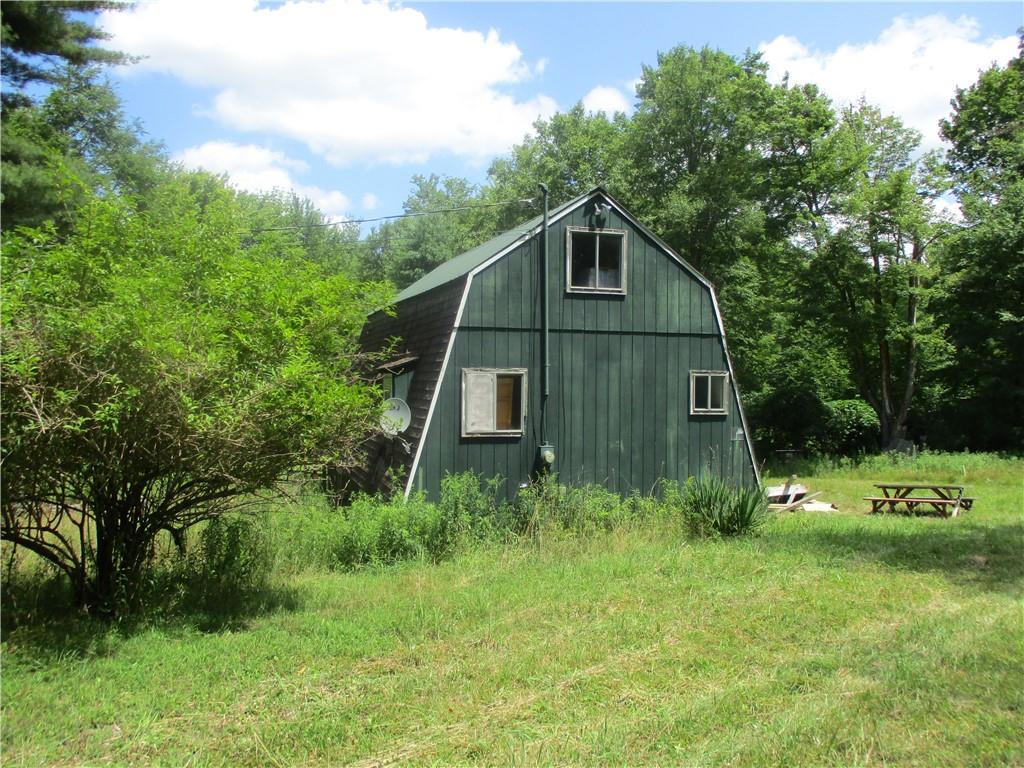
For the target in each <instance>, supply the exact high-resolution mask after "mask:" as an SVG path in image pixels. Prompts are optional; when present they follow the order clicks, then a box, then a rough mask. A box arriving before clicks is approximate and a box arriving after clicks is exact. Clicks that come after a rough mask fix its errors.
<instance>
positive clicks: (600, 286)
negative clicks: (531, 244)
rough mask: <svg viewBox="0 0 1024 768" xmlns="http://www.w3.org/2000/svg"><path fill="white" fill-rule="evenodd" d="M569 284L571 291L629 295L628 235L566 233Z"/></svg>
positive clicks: (598, 231)
mask: <svg viewBox="0 0 1024 768" xmlns="http://www.w3.org/2000/svg"><path fill="white" fill-rule="evenodd" d="M565 252H566V284H567V285H568V288H569V290H570V291H580V292H593V293H625V292H626V232H625V230H622V229H582V228H577V227H568V228H567V229H566V247H565Z"/></svg>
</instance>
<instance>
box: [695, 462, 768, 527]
mask: <svg viewBox="0 0 1024 768" xmlns="http://www.w3.org/2000/svg"><path fill="white" fill-rule="evenodd" d="M680 511H681V513H682V517H683V520H684V522H685V523H686V527H687V529H688V530H689V532H690V533H691V535H693V536H696V537H698V538H717V537H719V536H739V535H742V534H745V533H750V532H752V531H754V530H756V529H757V528H759V527H760V526H761V525H763V524H764V522H765V521H766V520H767V516H768V499H767V498H766V497H765V495H764V493H763V492H762V491H761V489H760V488H756V487H753V488H734V487H732V486H730V485H728V484H727V483H725V482H724V481H723V480H720V479H719V478H717V477H702V478H700V479H699V480H694V481H691V482H688V483H687V484H686V486H685V487H684V488H683V491H682V494H681V498H680Z"/></svg>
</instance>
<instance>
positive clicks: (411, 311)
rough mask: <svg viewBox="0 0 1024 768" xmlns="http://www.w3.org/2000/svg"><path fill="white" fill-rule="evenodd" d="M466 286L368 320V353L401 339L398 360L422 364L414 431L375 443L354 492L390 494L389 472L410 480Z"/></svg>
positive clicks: (413, 399)
mask: <svg viewBox="0 0 1024 768" xmlns="http://www.w3.org/2000/svg"><path fill="white" fill-rule="evenodd" d="M465 283H466V281H465V279H461V280H453V281H452V282H450V283H446V284H445V285H442V286H439V287H437V288H435V289H433V290H431V291H429V292H427V293H424V294H421V295H419V296H415V297H413V298H411V299H408V300H406V301H403V302H401V303H399V304H397V305H396V306H395V308H394V314H393V315H392V314H388V313H386V312H376V313H374V314H373V315H371V316H370V317H369V319H368V320H367V321H366V326H365V327H364V328H363V333H362V335H361V336H360V340H359V343H360V346H361V347H362V348H363V349H365V350H367V351H378V350H381V349H384V348H386V347H387V346H388V345H389V344H390V343H391V342H392V341H393V340H397V343H396V344H395V355H394V356H395V357H396V358H397V357H404V356H405V355H407V354H408V355H414V356H416V357H417V358H418V360H417V361H416V362H415V363H414V365H413V376H412V380H411V381H410V383H409V394H408V399H407V404H408V406H409V410H410V412H411V415H412V421H411V423H410V425H409V428H408V429H407V430H406V431H405V432H404V433H403V434H401V435H399V436H397V437H388V436H387V435H383V434H381V435H376V436H374V437H373V438H372V439H371V440H370V441H369V443H368V444H367V450H366V462H365V463H364V464H363V465H362V466H359V467H355V468H353V469H352V470H351V471H350V472H348V473H347V477H346V478H345V479H347V480H348V482H349V483H350V489H358V490H363V491H368V492H373V491H385V492H390V491H392V490H395V489H394V488H392V487H391V486H390V483H389V482H388V480H389V478H388V477H387V474H386V473H387V470H388V469H390V470H391V471H392V474H393V475H395V476H396V478H395V479H397V480H398V481H399V482H402V481H404V479H405V478H406V477H407V476H408V473H409V469H410V467H411V465H412V459H413V456H415V454H416V446H417V444H418V442H419V440H420V437H421V435H422V434H423V429H424V426H425V424H426V420H427V413H428V411H429V409H430V401H431V398H432V397H433V395H434V390H435V388H436V387H437V381H438V378H439V377H440V375H441V366H442V364H443V362H444V355H445V351H446V349H447V347H448V340H449V338H450V337H451V333H452V328H453V327H454V325H455V316H456V314H457V313H458V309H459V302H460V301H461V300H462V291H463V288H464V287H465ZM343 482H344V480H343Z"/></svg>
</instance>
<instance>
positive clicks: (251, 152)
mask: <svg viewBox="0 0 1024 768" xmlns="http://www.w3.org/2000/svg"><path fill="white" fill-rule="evenodd" d="M174 160H175V161H177V162H179V163H181V164H182V165H184V166H186V167H188V168H202V169H204V170H207V171H210V172H211V173H216V174H224V175H226V176H227V177H228V180H229V182H230V183H231V185H232V186H233V187H236V188H237V189H241V190H244V191H246V192H273V191H274V190H284V191H292V192H295V193H296V194H297V195H299V196H300V197H306V198H309V199H310V200H312V201H313V204H314V205H315V206H316V207H317V208H318V209H319V210H320V211H321V212H322V213H323V214H325V215H326V216H328V217H329V218H331V219H335V220H337V219H342V218H345V216H346V212H347V211H349V210H350V209H351V207H352V201H351V200H349V198H348V196H347V195H345V194H343V193H342V192H339V191H337V190H326V189H321V188H320V187H317V186H310V185H306V184H301V183H299V182H298V181H296V180H295V179H294V178H293V176H292V174H293V173H304V172H305V171H307V170H309V167H308V166H307V165H306V163H304V162H302V161H301V160H294V159H292V158H289V157H287V156H286V155H284V154H283V153H281V152H276V151H274V150H271V149H267V148H266V147H258V146H256V145H254V144H233V143H231V142H227V141H208V142H206V143H205V144H201V145H199V146H198V147H189V148H188V149H185V150H182V151H181V152H179V153H177V154H176V155H175V156H174Z"/></svg>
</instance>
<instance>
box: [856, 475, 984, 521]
mask: <svg viewBox="0 0 1024 768" xmlns="http://www.w3.org/2000/svg"><path fill="white" fill-rule="evenodd" d="M875 488H878V489H879V490H880V491H881V492H882V495H881V496H865V497H864V501H870V502H871V512H872V514H874V513H877V512H903V511H905V512H906V513H907V514H911V515H912V514H915V513H917V512H918V511H925V512H935V513H937V514H940V515H943V516H948V517H956V516H957V515H959V514H960V510H961V509H970V508H971V505H972V504H974V499H972V498H970V497H968V496H964V487H963V486H962V485H944V484H942V483H921V482H919V483H875Z"/></svg>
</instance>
